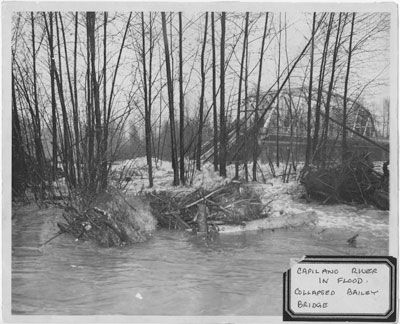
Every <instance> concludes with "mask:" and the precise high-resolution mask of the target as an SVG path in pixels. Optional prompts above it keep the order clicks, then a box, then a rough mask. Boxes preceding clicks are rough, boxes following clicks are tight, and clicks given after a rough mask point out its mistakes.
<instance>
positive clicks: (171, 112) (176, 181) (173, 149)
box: [161, 12, 179, 186]
mask: <svg viewBox="0 0 400 324" xmlns="http://www.w3.org/2000/svg"><path fill="white" fill-rule="evenodd" d="M161 21H162V30H163V38H164V51H165V66H166V72H167V87H168V103H169V123H170V128H171V156H172V157H171V159H172V167H173V169H174V183H173V184H174V186H177V185H179V172H178V167H177V166H178V165H177V159H178V154H177V151H176V134H175V117H174V94H173V88H172V74H171V65H170V55H169V47H168V36H167V23H166V19H165V12H161Z"/></svg>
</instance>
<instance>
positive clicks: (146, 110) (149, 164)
mask: <svg viewBox="0 0 400 324" xmlns="http://www.w3.org/2000/svg"><path fill="white" fill-rule="evenodd" d="M141 16H142V64H143V88H144V89H143V92H144V122H145V133H146V157H147V167H148V173H149V187H150V188H151V187H153V168H152V167H153V166H152V161H151V120H150V119H151V116H150V114H149V107H148V105H149V102H148V99H147V95H148V93H147V71H146V33H145V28H144V13H143V12H142V13H141Z"/></svg>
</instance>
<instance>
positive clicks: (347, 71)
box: [342, 12, 356, 160]
mask: <svg viewBox="0 0 400 324" xmlns="http://www.w3.org/2000/svg"><path fill="white" fill-rule="evenodd" d="M355 17H356V13H355V12H353V18H352V20H351V31H350V41H349V50H348V52H349V53H348V57H347V70H346V78H345V80H344V96H343V125H342V159H343V160H344V158H345V155H346V152H347V137H346V135H347V130H346V126H347V91H348V85H349V75H350V64H351V55H352V50H353V31H354V20H355Z"/></svg>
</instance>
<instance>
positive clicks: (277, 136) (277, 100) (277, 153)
mask: <svg viewBox="0 0 400 324" xmlns="http://www.w3.org/2000/svg"><path fill="white" fill-rule="evenodd" d="M281 15H282V14H281V13H279V37H278V80H277V86H278V91H279V88H280V86H279V84H280V75H281V40H282V31H281V30H282V24H281ZM289 82H290V80H289ZM289 93H290V91H289ZM279 99H280V98H279V95H278V98H277V99H276V166H277V167H278V168H279V155H280V152H279V151H280V149H279V119H280V116H279V113H280V111H279Z"/></svg>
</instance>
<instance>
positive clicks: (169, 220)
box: [147, 181, 267, 229]
mask: <svg viewBox="0 0 400 324" xmlns="http://www.w3.org/2000/svg"><path fill="white" fill-rule="evenodd" d="M147 197H148V200H149V201H150V206H151V207H152V210H153V214H154V216H155V217H156V218H157V221H158V224H159V226H160V227H164V228H169V229H189V228H194V229H195V228H196V226H197V224H196V222H195V219H196V215H198V213H199V212H204V213H206V214H207V221H208V223H210V224H214V225H222V224H227V225H240V224H243V222H244V221H250V220H255V219H260V218H263V217H266V216H267V215H265V213H264V208H265V206H264V205H263V203H262V202H261V200H260V197H259V195H258V194H257V193H256V192H255V191H254V189H252V188H251V187H250V186H248V185H245V184H242V183H240V182H239V181H232V182H231V183H229V184H225V185H222V186H219V187H217V188H215V189H213V190H211V191H210V190H204V189H198V190H196V191H194V192H191V193H189V194H187V193H185V194H182V193H181V194H173V193H171V192H167V191H162V192H152V193H148V194H147ZM204 207H205V208H204Z"/></svg>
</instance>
